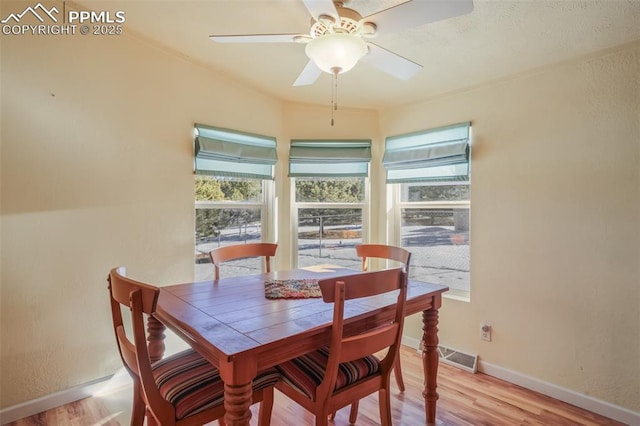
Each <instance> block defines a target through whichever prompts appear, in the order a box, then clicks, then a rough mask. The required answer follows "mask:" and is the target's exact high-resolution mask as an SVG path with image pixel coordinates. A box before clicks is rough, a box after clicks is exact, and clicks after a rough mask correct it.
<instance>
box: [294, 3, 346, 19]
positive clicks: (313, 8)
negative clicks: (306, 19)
mask: <svg viewBox="0 0 640 426" xmlns="http://www.w3.org/2000/svg"><path fill="white" fill-rule="evenodd" d="M302 2H303V3H304V5H305V7H306V8H307V10H308V11H309V13H310V14H311V16H313V19H315V20H316V21H317V20H318V17H319V16H320V15H330V16H333V17H334V18H336V19H337V18H339V16H338V11H337V10H336V5H335V4H333V1H332V0H302Z"/></svg>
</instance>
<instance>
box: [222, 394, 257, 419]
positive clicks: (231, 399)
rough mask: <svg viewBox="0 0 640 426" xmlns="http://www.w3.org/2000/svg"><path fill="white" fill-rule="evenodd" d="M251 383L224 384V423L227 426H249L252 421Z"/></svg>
mask: <svg viewBox="0 0 640 426" xmlns="http://www.w3.org/2000/svg"><path fill="white" fill-rule="evenodd" d="M251 393H252V391H251V383H247V384H244V385H228V384H226V383H225V384H224V409H225V410H226V413H225V415H224V422H225V423H226V424H227V426H249V420H250V419H251V410H250V408H249V407H250V406H251Z"/></svg>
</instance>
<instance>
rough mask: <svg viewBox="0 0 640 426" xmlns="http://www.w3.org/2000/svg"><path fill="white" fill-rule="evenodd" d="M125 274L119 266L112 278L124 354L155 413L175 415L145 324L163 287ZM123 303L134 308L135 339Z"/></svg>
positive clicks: (113, 302)
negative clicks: (158, 377) (157, 375)
mask: <svg viewBox="0 0 640 426" xmlns="http://www.w3.org/2000/svg"><path fill="white" fill-rule="evenodd" d="M125 274H126V269H125V268H123V267H119V268H114V269H112V270H111V272H110V273H109V277H108V281H109V292H110V294H111V315H112V317H113V326H114V330H115V333H116V341H117V343H118V349H119V350H120V356H121V357H122V361H123V363H124V365H125V367H126V369H127V371H129V373H130V374H131V375H132V377H133V379H134V382H137V383H139V385H140V386H141V390H142V391H143V394H144V399H145V401H146V404H147V405H148V406H151V407H154V410H153V411H154V414H157V415H159V416H163V415H166V416H174V415H175V414H174V408H173V406H172V405H171V404H170V403H169V402H168V401H166V400H165V399H164V398H163V397H162V396H161V395H160V390H159V389H158V387H157V385H156V383H155V380H154V377H153V373H152V370H151V361H150V360H149V348H148V346H147V334H146V332H145V324H144V316H145V315H151V314H153V313H154V312H155V310H156V305H157V303H158V295H159V293H160V290H159V289H158V288H157V287H155V286H152V285H149V284H145V283H142V282H139V281H134V280H132V279H130V278H127V277H126V276H125ZM121 305H124V306H127V307H128V308H129V309H130V310H131V324H132V330H133V340H132V339H130V338H129V336H128V335H127V333H126V329H125V326H124V322H123V318H122V311H121ZM163 413H164V414H163ZM167 418H174V417H167Z"/></svg>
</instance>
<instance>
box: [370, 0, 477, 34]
mask: <svg viewBox="0 0 640 426" xmlns="http://www.w3.org/2000/svg"><path fill="white" fill-rule="evenodd" d="M472 10H473V0H410V1H408V2H406V3H401V4H398V5H396V6H393V7H391V8H389V9H385V10H383V11H380V12H377V13H374V14H373V15H369V16H367V17H365V18H363V19H362V20H363V21H365V22H373V23H374V24H376V34H389V33H392V32H396V31H402V30H404V29H407V28H412V27H417V26H419V25H424V24H428V23H430V22H436V21H441V20H443V19H447V18H453V17H454V16H459V15H464V14H466V13H469V12H471V11H472Z"/></svg>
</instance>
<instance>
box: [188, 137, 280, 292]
mask: <svg viewBox="0 0 640 426" xmlns="http://www.w3.org/2000/svg"><path fill="white" fill-rule="evenodd" d="M196 132H197V136H196V139H195V170H196V177H195V240H196V242H195V244H196V246H195V279H196V280H197V281H201V280H210V279H213V267H212V265H211V263H210V262H211V261H210V259H209V255H208V253H209V251H211V250H212V249H214V248H216V247H220V246H224V245H232V244H242V243H248V242H260V241H263V240H265V241H266V240H269V238H268V236H269V232H268V231H269V224H270V223H271V221H272V218H271V217H270V214H269V212H270V211H271V209H270V208H269V207H270V200H272V199H273V197H272V191H273V182H272V179H273V165H274V164H275V160H276V155H275V146H276V144H275V139H273V138H268V137H264V136H259V135H251V134H247V133H240V132H234V131H231V130H226V129H219V128H215V127H209V126H204V125H200V124H197V125H196ZM260 272H262V264H261V262H260V259H257V258H251V259H240V260H236V261H230V262H228V264H227V265H226V266H225V271H224V276H233V275H247V274H254V273H260Z"/></svg>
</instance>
